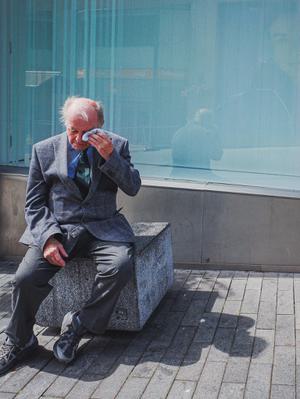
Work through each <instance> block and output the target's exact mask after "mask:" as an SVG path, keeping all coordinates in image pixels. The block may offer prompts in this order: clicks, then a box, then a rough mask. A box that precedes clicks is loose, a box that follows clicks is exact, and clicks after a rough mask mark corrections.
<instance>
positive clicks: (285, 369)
mask: <svg viewBox="0 0 300 399" xmlns="http://www.w3.org/2000/svg"><path fill="white" fill-rule="evenodd" d="M295 372H296V370H295V347H292V346H276V347H275V353H274V366H273V375H272V384H280V385H295Z"/></svg>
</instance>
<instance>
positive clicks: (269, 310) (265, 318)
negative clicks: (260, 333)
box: [257, 300, 276, 330]
mask: <svg viewBox="0 0 300 399" xmlns="http://www.w3.org/2000/svg"><path fill="white" fill-rule="evenodd" d="M275 326H276V300H275V301H274V302H265V301H261V302H260V304H259V310H258V317H257V328H259V329H267V330H271V329H272V330H274V329H275Z"/></svg>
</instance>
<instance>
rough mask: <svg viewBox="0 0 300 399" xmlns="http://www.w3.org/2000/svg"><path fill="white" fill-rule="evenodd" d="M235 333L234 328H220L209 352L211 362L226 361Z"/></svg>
mask: <svg viewBox="0 0 300 399" xmlns="http://www.w3.org/2000/svg"><path fill="white" fill-rule="evenodd" d="M234 335H235V329H233V328H221V327H220V328H218V329H217V331H216V334H215V338H214V341H213V343H212V346H211V349H210V352H209V354H208V359H207V360H208V361H209V362H226V361H227V359H228V357H229V353H230V349H231V345H232V341H233V338H234Z"/></svg>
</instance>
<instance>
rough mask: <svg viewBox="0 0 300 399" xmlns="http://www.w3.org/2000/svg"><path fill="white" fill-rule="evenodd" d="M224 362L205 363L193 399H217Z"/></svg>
mask: <svg viewBox="0 0 300 399" xmlns="http://www.w3.org/2000/svg"><path fill="white" fill-rule="evenodd" d="M225 366H226V363H224V362H207V363H206V365H205V368H204V370H203V372H202V374H201V377H200V379H199V383H198V385H197V387H196V390H195V393H194V396H193V399H203V398H205V399H217V398H218V395H219V391H220V387H221V383H222V379H223V375H224V371H225ZM256 399H257V398H256Z"/></svg>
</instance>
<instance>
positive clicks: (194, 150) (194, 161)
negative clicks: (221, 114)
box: [172, 108, 223, 171]
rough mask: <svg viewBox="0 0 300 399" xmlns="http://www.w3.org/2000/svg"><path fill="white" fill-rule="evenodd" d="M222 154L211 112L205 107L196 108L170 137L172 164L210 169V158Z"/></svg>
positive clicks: (219, 156)
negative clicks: (188, 118) (171, 137)
mask: <svg viewBox="0 0 300 399" xmlns="http://www.w3.org/2000/svg"><path fill="white" fill-rule="evenodd" d="M222 154H223V150H222V147H221V145H220V141H219V139H218V136H217V131H216V126H215V124H214V118H213V113H212V111H211V110H209V109H207V108H200V109H199V110H197V111H196V112H195V114H194V116H193V118H192V119H191V120H190V121H188V123H187V124H186V125H185V126H184V127H182V128H180V129H179V130H178V131H177V132H176V133H175V135H174V137H173V139H172V159H173V166H183V167H190V168H200V169H211V160H219V159H220V158H221V157H222ZM174 171H175V170H174Z"/></svg>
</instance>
